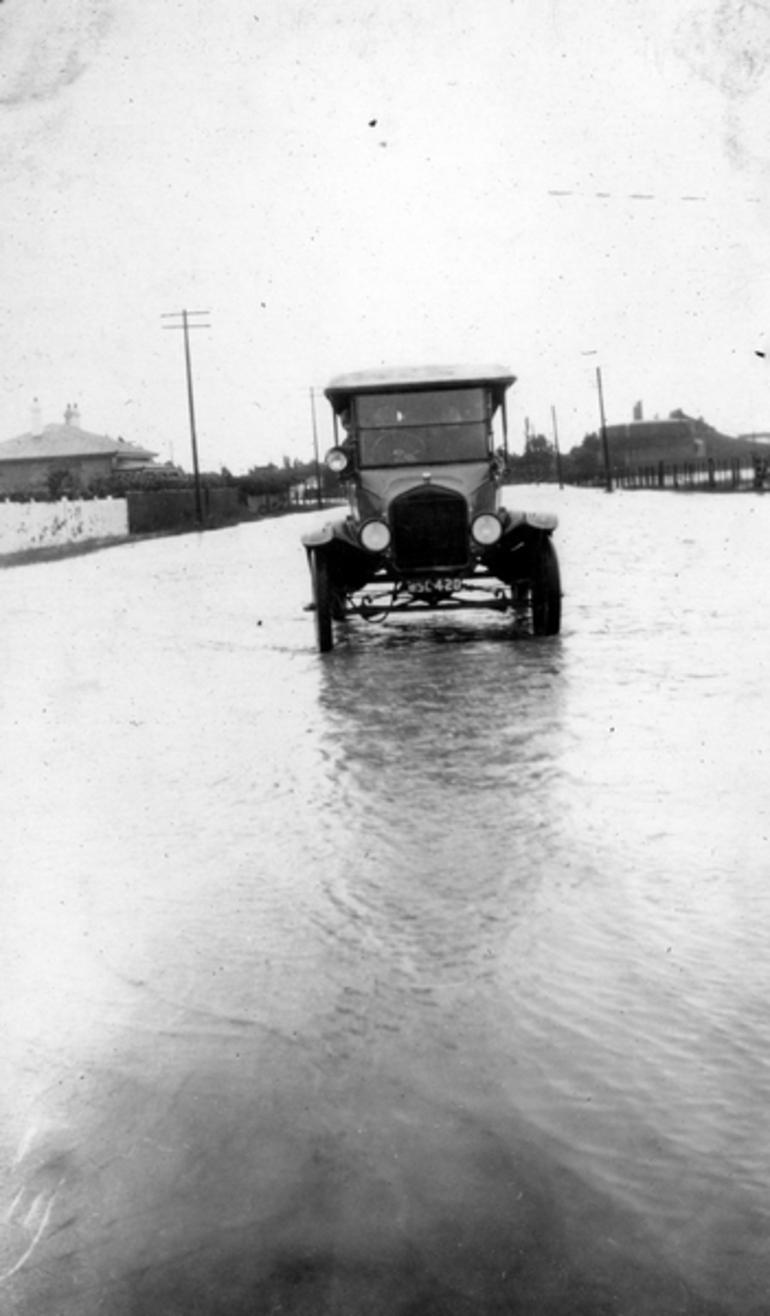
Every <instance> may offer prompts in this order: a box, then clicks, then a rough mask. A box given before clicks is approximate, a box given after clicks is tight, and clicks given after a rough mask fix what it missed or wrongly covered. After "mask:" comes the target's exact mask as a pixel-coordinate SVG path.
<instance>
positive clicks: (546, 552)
mask: <svg viewBox="0 0 770 1316" xmlns="http://www.w3.org/2000/svg"><path fill="white" fill-rule="evenodd" d="M531 607H532V634H533V635H558V634H559V631H560V629H561V575H560V572H559V559H558V558H557V556H556V549H555V548H554V546H553V544H552V542H551V540H550V537H548V536H545V535H544V536H543V539H542V540H541V542H540V544H538V546H537V548H536V549H535V554H534V567H533V571H532V590H531Z"/></svg>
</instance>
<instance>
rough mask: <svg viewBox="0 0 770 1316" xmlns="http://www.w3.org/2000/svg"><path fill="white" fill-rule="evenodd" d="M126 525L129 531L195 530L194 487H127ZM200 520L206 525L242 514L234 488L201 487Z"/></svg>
mask: <svg viewBox="0 0 770 1316" xmlns="http://www.w3.org/2000/svg"><path fill="white" fill-rule="evenodd" d="M125 498H126V501H127V503H128V529H129V533H130V534H132V535H147V534H155V533H158V532H161V531H164V530H194V529H195V527H196V525H197V524H198V517H197V511H196V506H195V490H194V489H157V490H153V491H152V492H144V491H141V492H140V491H139V490H130V491H129V492H128V493H127V494H126V495H125ZM201 502H202V506H203V522H204V525H206V526H208V527H212V526H220V525H232V524H233V523H234V522H236V521H239V520H240V519H241V517H242V515H243V511H244V508H243V504H242V503H241V501H240V497H239V493H238V490H237V489H231V488H224V489H206V488H203V489H201Z"/></svg>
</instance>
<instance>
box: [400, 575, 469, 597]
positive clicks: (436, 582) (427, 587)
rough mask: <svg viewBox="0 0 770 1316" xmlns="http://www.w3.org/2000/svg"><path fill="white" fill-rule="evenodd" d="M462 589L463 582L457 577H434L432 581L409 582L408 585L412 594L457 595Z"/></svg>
mask: <svg viewBox="0 0 770 1316" xmlns="http://www.w3.org/2000/svg"><path fill="white" fill-rule="evenodd" d="M462 587H463V582H462V580H461V579H460V578H459V577H456V576H434V577H432V578H431V579H430V580H409V581H407V585H406V588H407V589H408V590H409V593H410V594H456V593H457V591H458V590H461V589H462Z"/></svg>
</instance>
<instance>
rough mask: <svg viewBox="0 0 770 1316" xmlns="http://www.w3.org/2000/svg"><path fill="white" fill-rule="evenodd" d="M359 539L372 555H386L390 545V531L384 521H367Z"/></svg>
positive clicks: (362, 527)
mask: <svg viewBox="0 0 770 1316" xmlns="http://www.w3.org/2000/svg"><path fill="white" fill-rule="evenodd" d="M359 538H360V540H361V543H362V544H363V546H364V548H367V549H368V550H369V552H370V553H384V552H385V549H386V548H387V547H388V544H389V543H390V530H389V529H388V527H387V526H386V524H385V522H384V521H365V522H364V524H363V525H362V526H361V529H360V531H359Z"/></svg>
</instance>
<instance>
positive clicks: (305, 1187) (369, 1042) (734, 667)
mask: <svg viewBox="0 0 770 1316" xmlns="http://www.w3.org/2000/svg"><path fill="white" fill-rule="evenodd" d="M508 501H509V504H510V505H511V506H513V505H514V503H515V502H517V501H518V502H519V503H520V505H522V506H529V507H550V508H553V509H554V510H556V511H557V512H558V514H559V517H560V527H559V530H558V532H557V539H556V542H557V545H558V548H559V553H560V557H561V561H562V571H563V580H564V588H565V595H566V597H565V605H564V628H563V632H562V635H561V636H560V637H559V638H558V639H556V640H532V639H529V640H528V639H519V640H516V639H512V638H511V634H510V624H509V623H508V622H507V621H506V620H505V619H504V618H501V617H497V616H495V615H493V614H490V616H489V617H486V616H485V614H483V613H473V614H469V616H468V617H462V616H456V615H452V616H449V617H440V616H435V617H433V618H426V619H420V620H419V622H417V621H416V619H413V618H411V619H410V618H399V619H398V620H395V619H394V620H392V621H390V622H389V623H388V624H387V625H386V626H374V625H367V624H366V623H364V622H354V623H351V624H350V626H349V627H348V629H347V632H346V633H345V634H344V635H341V637H340V638H339V642H338V646H337V648H336V649H335V650H334V652H333V653H332V654H330V655H327V656H324V657H319V656H318V655H317V654H316V653H315V650H314V636H313V623H312V617H311V616H310V615H309V614H308V613H307V612H304V611H303V607H304V605H305V604H306V603H307V601H308V599H309V580H308V577H307V569H306V565H305V561H304V555H303V551H302V549H301V547H300V542H299V537H300V534H301V533H302V532H303V531H305V530H306V529H307V528H308V526H309V525H310V524H311V522H312V521H313V520H315V519H317V515H316V514H315V513H313V514H310V515H309V516H304V517H301V518H300V517H288V518H286V519H283V520H279V521H273V522H266V523H263V524H256V525H248V526H240V527H236V528H234V529H232V530H223V531H219V532H216V533H209V534H207V535H205V536H186V537H183V538H176V539H165V540H155V541H147V542H143V543H137V544H133V545H129V546H124V547H120V548H115V549H111V550H109V551H105V552H102V553H97V554H93V555H91V556H84V557H79V558H72V559H69V560H64V561H59V562H49V563H40V564H36V565H33V566H26V567H23V568H14V569H9V570H6V571H4V572H2V574H0V597H1V598H2V610H3V617H4V626H3V634H2V639H0V661H1V664H2V673H3V677H2V714H1V720H0V728H1V730H2V743H3V746H4V749H5V753H4V754H3V756H2V766H1V767H0V776H1V782H0V784H1V786H2V798H3V801H4V806H5V807H4V823H3V870H4V875H3V882H2V887H1V888H0V890H1V895H0V901H1V906H0V910H1V913H2V918H1V919H0V943H1V945H0V950H1V952H2V963H3V984H4V991H3V994H2V1001H1V1003H0V1027H1V1030H2V1031H1V1034H0V1035H2V1038H3V1056H2V1064H1V1066H0V1098H1V1100H2V1116H3V1118H2V1125H1V1126H0V1221H2V1225H1V1226H0V1311H2V1312H3V1313H6V1312H7V1313H9V1314H13V1316H17V1314H18V1316H97V1313H99V1314H100V1316H101V1313H104V1314H105V1316H172V1314H173V1316H191V1314H192V1313H201V1314H202V1316H214V1314H215V1313H216V1314H217V1316H219V1314H226V1316H245V1314H246V1313H249V1314H250V1316H252V1314H254V1313H257V1314H258V1316H261V1314H262V1313H279V1312H281V1313H292V1314H293V1313H308V1314H317V1316H327V1313H328V1314H331V1313H334V1314H335V1316H348V1314H349V1313H350V1314H351V1316H352V1314H354V1313H355V1314H356V1316H357V1314H358V1313H363V1312H366V1313H367V1314H369V1313H372V1314H375V1316H379V1314H380V1313H382V1316H386V1314H387V1316H391V1314H393V1316H396V1314H403V1316H406V1314H407V1313H408V1314H409V1316H443V1314H444V1313H446V1314H447V1316H455V1314H456V1313H457V1314H462V1316H474V1314H476V1313H521V1314H523V1316H540V1314H541V1313H543V1314H546V1313H547V1314H548V1316H620V1314H621V1313H622V1314H623V1316H669V1313H687V1314H688V1316H695V1314H697V1316H717V1314H718V1313H719V1314H721V1313H740V1314H741V1316H745V1314H748V1313H752V1314H753V1316H759V1314H760V1313H767V1312H768V1311H770V1136H768V1133H769V1131H768V1111H769V1110H770V1060H769V1059H768V1057H770V1006H769V1005H768V998H769V997H770V970H769V969H768V955H767V950H766V943H767V927H768V916H769V914H770V894H769V893H768V884H767V875H768V872H770V854H769V852H768V851H769V847H768V826H769V825H770V823H769V820H768V799H770V791H768V771H767V758H768V752H769V751H768V748H767V747H768V728H769V722H770V719H769V718H768V696H769V693H770V671H769V670H768V664H769V662H770V659H769V658H768V655H769V654H770V607H769V606H768V600H770V555H768V553H767V545H768V543H769V542H770V501H768V500H767V499H763V498H762V497H761V496H756V495H735V496H731V495H722V496H719V495H715V496H713V497H709V496H708V495H693V496H689V497H688V496H687V495H682V496H679V495H675V494H671V493H667V494H657V493H652V492H651V493H616V494H614V495H613V496H612V497H608V496H607V495H605V494H603V493H602V492H599V491H587V490H565V491H563V492H560V491H558V490H557V489H554V488H551V489H547V488H543V489H531V490H516V491H511V497H510V498H509V500H508Z"/></svg>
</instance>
